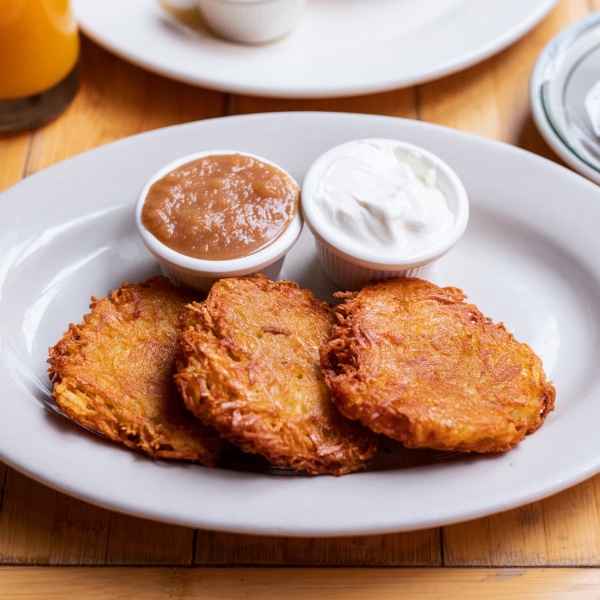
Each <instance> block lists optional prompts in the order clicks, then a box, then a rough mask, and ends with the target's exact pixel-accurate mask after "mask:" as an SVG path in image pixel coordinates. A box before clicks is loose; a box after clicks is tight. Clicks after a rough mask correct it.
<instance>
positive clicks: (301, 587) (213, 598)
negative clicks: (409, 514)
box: [0, 567, 600, 600]
mask: <svg viewBox="0 0 600 600" xmlns="http://www.w3.org/2000/svg"><path fill="white" fill-rule="evenodd" d="M49 597H52V598H65V597H69V598H77V599H78V600H106V599H107V598H111V599H114V600H131V599H132V598H143V599H144V600H159V599H164V598H169V599H170V600H191V599H192V598H202V600H281V599H282V598H285V599H286V600H300V599H307V600H308V599H311V600H314V599H315V598H317V599H318V600H365V599H370V598H378V599H379V600H425V599H427V600H481V599H483V598H485V600H506V598H511V599H514V600H521V599H522V600H566V599H568V600H598V599H600V570H598V569H587V570H585V571H582V570H581V569H520V568H513V569H449V568H446V569H414V568H413V569H410V568H407V569H326V568H325V569H301V568H296V569H288V568H278V569H235V568H196V569H181V568H173V569H156V568H144V569H133V568H127V567H123V568H118V569H115V568H104V567H97V568H89V567H80V568H69V567H60V568H56V567H55V568H46V569H40V568H14V567H13V568H4V569H0V598H2V600H24V599H27V598H49Z"/></svg>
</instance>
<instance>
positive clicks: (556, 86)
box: [530, 12, 600, 183]
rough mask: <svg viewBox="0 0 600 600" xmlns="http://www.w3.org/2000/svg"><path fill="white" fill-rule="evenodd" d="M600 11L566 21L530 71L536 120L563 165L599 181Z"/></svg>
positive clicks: (531, 92)
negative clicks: (569, 21)
mask: <svg viewBox="0 0 600 600" xmlns="http://www.w3.org/2000/svg"><path fill="white" fill-rule="evenodd" d="M599 85H600V12H596V13H592V14H591V15H590V16H589V17H586V18H585V19H582V20H581V21H578V22H577V23H575V24H573V25H571V26H570V27H567V28H566V29H564V30H563V31H561V32H560V33H559V34H558V35H557V36H556V37H555V38H553V39H552V40H551V41H550V42H549V43H548V45H547V46H546V47H545V48H544V50H543V51H542V53H541V54H540V56H539V58H538V60H537V62H536V64H535V67H534V69H533V72H532V76H531V84H530V96H531V106H532V109H533V117H534V120H535V123H536V125H537V127H538V129H539V131H540V133H541V135H542V136H543V138H544V139H545V140H546V142H547V143H548V145H549V146H550V147H551V148H552V149H553V150H554V151H555V152H556V153H557V154H558V156H560V158H562V159H563V160H564V161H565V163H566V164H567V165H569V166H570V167H571V168H572V169H575V170H576V171H578V172H579V173H581V174H582V175H585V176H586V177H588V178H589V179H591V180H592V181H595V182H596V183H600V135H599V134H598V130H599V129H598V128H599V127H600V98H599V97H600V91H599V89H600V88H599V87H598V86H599Z"/></svg>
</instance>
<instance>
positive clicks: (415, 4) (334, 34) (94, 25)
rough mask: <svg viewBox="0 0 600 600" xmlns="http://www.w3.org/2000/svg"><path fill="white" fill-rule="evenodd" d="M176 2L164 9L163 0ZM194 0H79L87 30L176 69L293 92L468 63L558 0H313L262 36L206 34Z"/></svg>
mask: <svg viewBox="0 0 600 600" xmlns="http://www.w3.org/2000/svg"><path fill="white" fill-rule="evenodd" d="M167 1H170V2H171V3H172V4H173V3H175V2H176V3H177V5H178V6H179V9H177V10H175V9H171V10H167V9H165V2H167ZM191 1H192V0H127V1H126V2H122V1H121V0H103V1H102V2H98V0H74V8H75V11H76V14H77V17H78V19H79V23H80V25H81V28H82V30H83V31H84V33H86V34H87V35H88V36H89V37H90V38H92V39H93V40H95V41H96V42H97V43H98V44H100V45H101V46H103V47H105V48H106V49H108V50H110V51H112V52H114V53H115V54H117V55H118V56H120V57H122V58H124V59H126V60H128V61H131V62H132V63H134V64H136V65H139V66H141V67H143V68H146V69H148V70H150V71H153V72H155V73H158V74H161V75H164V76H167V77H171V78H173V79H176V80H179V81H183V82H186V83H190V84H193V85H198V86H202V87H208V88H213V89H218V90H222V91H226V92H233V93H241V94H249V95H261V96H272V97H287V98H294V97H296V98H301V97H304V98H310V97H326V96H347V95H356V94H366V93H371V92H378V91H383V90H389V89H395V88H400V87H404V86H408V85H414V84H415V83H420V82H423V81H428V80H431V79H435V78H437V77H441V76H443V75H448V74H450V73H454V72H456V71H459V70H461V69H464V68H466V67H469V66H471V65H473V64H475V63H477V62H479V61H481V60H483V59H485V58H488V57H489V56H491V55H492V54H494V53H496V52H498V51H500V50H502V49H503V48H505V47H507V46H508V45H510V44H511V43H513V42H514V41H515V40H517V39H518V38H519V37H521V36H522V35H524V34H525V33H526V32H528V31H529V30H530V29H531V28H532V27H533V26H534V25H536V24H537V23H538V22H539V21H540V20H541V19H542V18H543V17H544V16H545V15H546V14H547V13H548V12H549V11H550V9H551V8H552V7H553V6H554V5H555V4H556V0H486V1H485V2H483V1H482V0H343V1H340V0H308V5H307V8H306V11H305V14H304V16H303V18H302V20H301V22H300V24H299V26H298V27H297V28H296V29H295V30H294V31H293V32H292V33H291V34H290V35H289V36H287V37H285V38H284V39H282V40H279V41H278V42H275V43H272V44H268V45H264V46H245V45H239V44H234V43H230V42H226V41H224V40H221V39H218V38H216V37H214V36H213V35H212V34H210V33H209V32H208V31H207V30H206V28H205V27H204V26H203V24H202V23H201V21H200V17H199V15H198V14H197V13H195V12H194V11H192V10H186V6H188V5H189V2H191Z"/></svg>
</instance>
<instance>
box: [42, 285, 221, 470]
mask: <svg viewBox="0 0 600 600" xmlns="http://www.w3.org/2000/svg"><path fill="white" fill-rule="evenodd" d="M191 300H192V297H190V296H189V295H188V294H187V293H185V292H184V291H183V290H181V289H179V288H176V287H175V286H174V285H173V284H172V283H171V282H170V281H169V280H168V279H166V278H165V277H153V278H151V279H149V280H147V281H145V282H142V283H140V284H138V285H131V284H129V283H124V284H123V286H122V287H121V288H120V289H118V290H115V291H113V292H112V293H111V295H110V298H101V299H97V298H92V303H91V305H90V308H91V313H89V314H87V315H85V316H84V317H83V323H81V324H79V325H73V324H71V325H69V330H68V331H67V332H66V333H65V334H64V335H63V338H62V339H61V340H60V341H59V342H58V343H57V344H56V346H54V347H53V348H50V350H49V352H50V358H49V359H48V362H49V363H50V369H49V372H50V377H51V379H52V380H53V381H54V398H55V400H56V403H57V404H58V406H59V407H60V409H61V410H62V411H63V412H64V413H65V414H66V415H67V416H69V417H70V418H71V419H73V420H74V421H75V422H77V423H79V424H80V425H83V426H84V427H87V428H89V429H92V430H94V431H97V432H99V433H101V434H103V435H105V436H106V437H107V438H109V439H111V440H115V441H120V442H122V443H123V444H125V445H126V446H128V447H130V448H134V449H137V450H142V451H143V452H146V453H147V454H149V455H150V456H153V457H155V458H172V459H182V460H190V461H195V462H199V463H201V464H203V465H207V466H211V465H213V464H214V463H215V461H216V460H217V458H218V456H219V453H220V447H221V440H220V437H219V436H218V434H217V433H216V432H215V431H214V430H211V429H209V428H208V427H206V426H204V425H203V424H202V423H201V422H199V421H198V420H197V419H196V418H195V417H194V416H193V415H192V414H191V413H190V412H189V411H188V410H187V409H186V407H185V404H184V402H183V400H182V399H181V396H180V395H179V393H178V392H177V387H176V386H175V383H174V381H173V374H174V373H175V355H176V353H177V347H178V345H177V336H178V334H179V327H178V318H183V317H182V316H181V315H183V314H184V306H185V304H186V303H187V302H190V301H191Z"/></svg>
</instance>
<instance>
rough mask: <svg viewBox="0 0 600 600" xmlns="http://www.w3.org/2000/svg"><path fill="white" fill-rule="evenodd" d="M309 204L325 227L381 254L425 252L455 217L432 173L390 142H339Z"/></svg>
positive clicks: (422, 160)
mask: <svg viewBox="0 0 600 600" xmlns="http://www.w3.org/2000/svg"><path fill="white" fill-rule="evenodd" d="M314 202H315V207H318V209H319V211H320V213H321V216H322V218H323V219H324V220H325V222H326V223H327V224H328V227H331V228H333V229H335V230H337V232H338V234H339V235H341V236H343V237H344V238H346V240H347V241H348V242H350V243H352V244H356V245H359V246H360V247H362V248H364V249H366V250H369V251H373V252H377V253H378V254H382V255H385V256H405V255H406V256H411V255H413V254H416V253H419V252H423V251H426V250H427V249H428V248H430V247H432V246H435V245H436V244H437V242H438V241H441V240H442V239H444V238H445V237H446V235H447V234H448V232H449V231H450V230H451V229H452V228H453V225H454V219H455V217H454V213H453V212H452V210H451V207H450V206H449V203H448V199H447V198H446V196H445V195H444V193H443V192H442V190H441V189H440V188H439V187H438V173H437V169H436V168H435V167H434V166H433V165H432V164H431V163H429V162H428V161H427V160H426V159H425V157H424V156H423V155H421V154H420V153H419V152H418V151H408V150H405V149H403V148H401V147H398V145H396V144H395V143H394V141H393V140H358V141H356V142H353V143H350V144H345V145H344V151H343V152H342V153H340V154H337V155H336V156H335V157H334V158H333V160H332V161H331V162H329V163H328V164H327V165H326V167H325V168H324V170H323V172H322V173H321V176H320V181H319V184H318V186H317V188H316V189H315V192H314Z"/></svg>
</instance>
